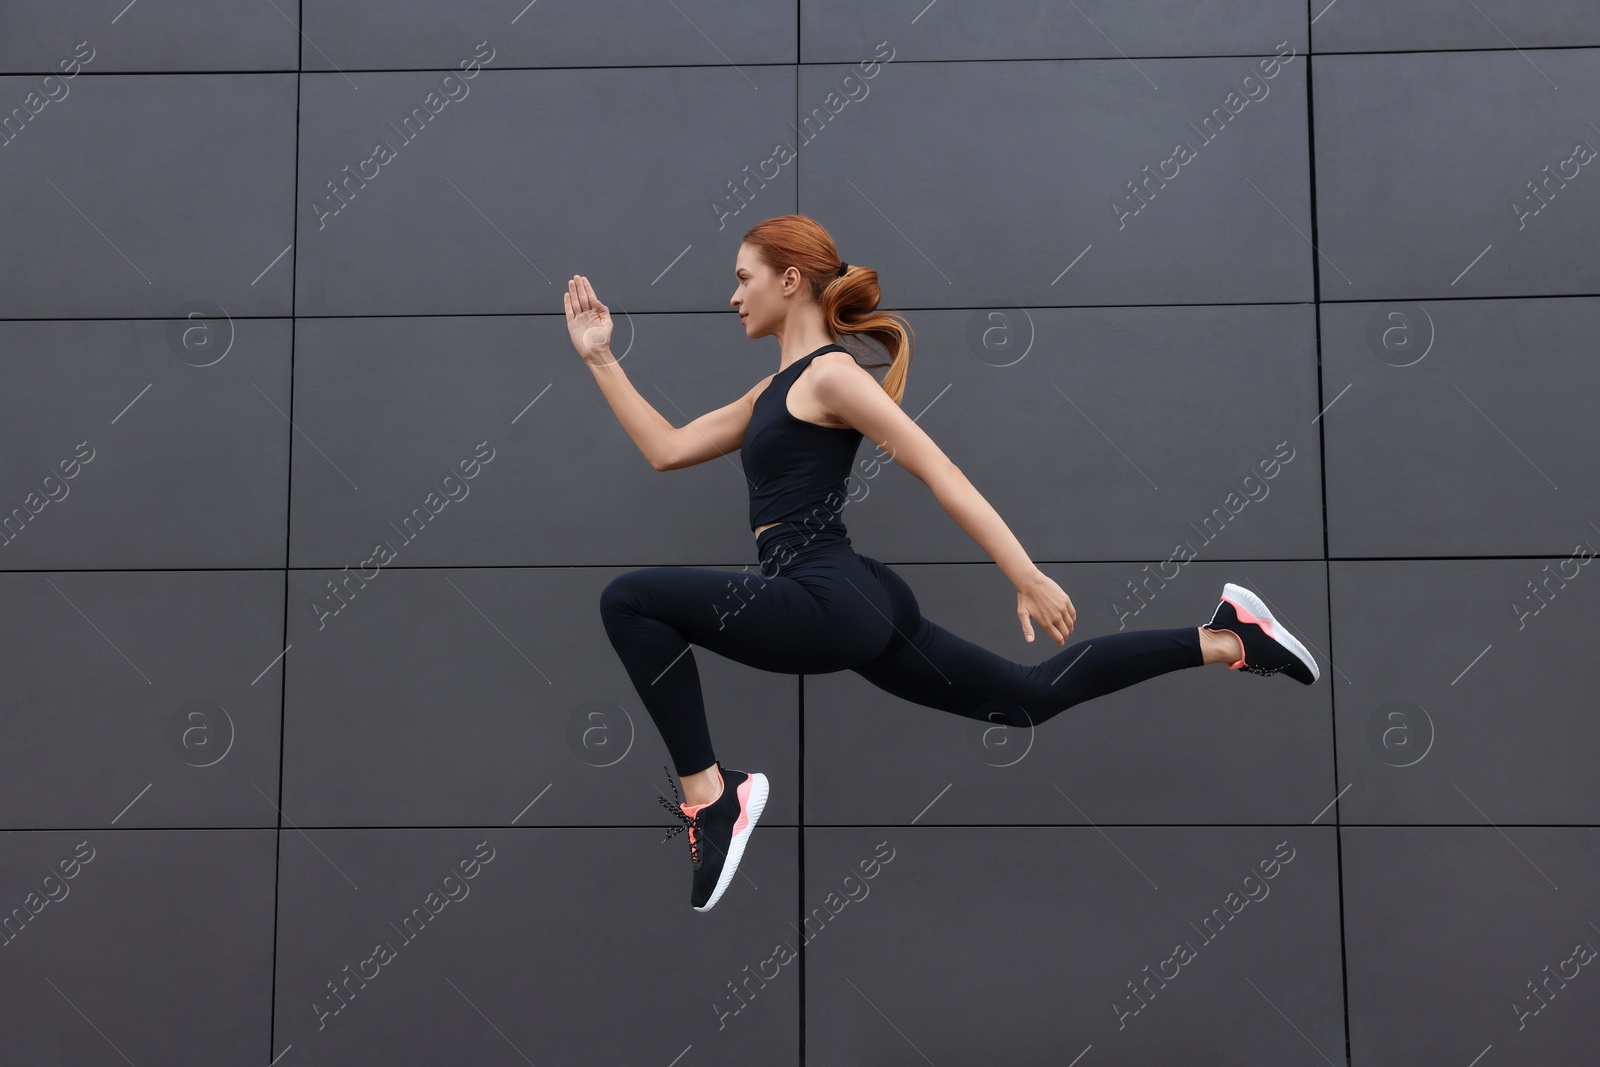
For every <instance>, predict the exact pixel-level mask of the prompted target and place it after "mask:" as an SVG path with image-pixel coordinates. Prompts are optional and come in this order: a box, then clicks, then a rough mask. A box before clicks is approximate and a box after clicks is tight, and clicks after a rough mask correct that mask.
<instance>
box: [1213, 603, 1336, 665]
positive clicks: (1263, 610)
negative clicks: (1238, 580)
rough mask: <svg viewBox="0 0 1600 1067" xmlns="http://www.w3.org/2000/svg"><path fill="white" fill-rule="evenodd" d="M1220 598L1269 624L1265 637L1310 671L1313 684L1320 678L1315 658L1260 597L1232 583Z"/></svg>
mask: <svg viewBox="0 0 1600 1067" xmlns="http://www.w3.org/2000/svg"><path fill="white" fill-rule="evenodd" d="M1222 596H1223V598H1224V599H1227V600H1231V601H1233V602H1234V603H1235V604H1237V605H1239V606H1240V607H1242V608H1244V609H1245V610H1246V611H1248V612H1249V613H1250V614H1252V615H1254V616H1255V617H1256V618H1258V619H1260V620H1262V621H1263V622H1266V623H1269V624H1271V626H1272V630H1271V632H1270V633H1268V634H1267V636H1268V637H1270V638H1272V639H1273V640H1274V641H1276V642H1278V644H1280V645H1282V646H1283V647H1284V648H1287V649H1288V650H1289V651H1290V652H1292V653H1294V657H1295V658H1296V659H1298V660H1299V661H1300V662H1301V663H1304V664H1305V665H1306V667H1307V668H1309V669H1310V671H1311V680H1312V681H1313V682H1315V681H1317V680H1318V679H1319V678H1321V677H1322V669H1321V668H1320V667H1318V666H1317V661H1316V658H1315V657H1313V656H1312V655H1311V653H1310V652H1307V651H1306V646H1305V645H1302V644H1301V643H1300V641H1299V639H1298V638H1297V637H1295V635H1294V634H1292V633H1290V632H1289V631H1288V629H1286V628H1285V627H1284V625H1283V623H1281V622H1279V621H1278V620H1277V618H1276V617H1275V616H1274V615H1273V614H1272V612H1271V610H1269V609H1268V608H1267V606H1266V605H1265V604H1263V603H1262V602H1261V598H1260V597H1258V596H1256V595H1255V594H1254V593H1252V592H1251V591H1250V590H1248V589H1246V588H1245V587H1244V586H1242V585H1234V584H1233V583H1232V582H1228V583H1227V584H1225V585H1224V586H1223V587H1222Z"/></svg>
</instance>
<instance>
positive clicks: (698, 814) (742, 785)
mask: <svg viewBox="0 0 1600 1067" xmlns="http://www.w3.org/2000/svg"><path fill="white" fill-rule="evenodd" d="M715 766H716V768H717V775H718V776H719V777H720V778H721V780H722V791H721V792H720V793H718V794H717V797H716V799H715V800H711V801H708V802H707V803H705V804H697V805H689V804H684V803H682V801H681V800H680V801H679V802H678V803H676V804H674V803H673V802H672V801H670V800H668V799H667V798H666V797H664V796H660V795H659V794H658V795H657V797H656V799H658V800H659V801H661V804H662V806H663V807H665V808H666V809H667V810H668V811H670V812H672V813H673V814H674V815H676V816H677V817H678V818H680V819H682V820H683V822H682V823H680V824H679V825H677V826H674V827H673V828H672V829H670V830H668V831H667V836H666V837H663V838H662V839H661V843H662V844H666V843H667V841H668V840H670V839H671V837H672V835H673V834H676V833H678V832H679V831H681V830H684V829H687V830H688V831H689V858H690V859H692V860H693V861H694V887H693V891H692V892H691V893H690V894H689V903H690V904H691V905H693V906H694V910H695V911H710V910H711V909H712V907H714V906H715V905H716V903H717V901H718V900H719V899H721V897H722V894H723V892H724V891H725V890H726V889H727V888H728V885H729V883H731V882H732V881H733V875H734V872H735V871H737V870H738V869H739V859H740V857H742V856H743V855H744V847H745V844H746V843H747V842H749V840H750V833H751V831H753V830H754V829H755V828H756V820H757V819H759V818H761V809H763V808H765V807H766V806H767V776H766V775H764V774H762V773H760V772H759V771H758V772H756V773H754V774H746V773H745V772H744V771H736V770H733V769H732V768H727V769H724V768H723V766H722V763H721V762H720V761H718V762H717V763H716V764H715ZM663 769H664V770H665V769H666V768H663ZM667 781H668V782H669V783H671V785H672V795H673V796H675V797H676V796H677V795H678V785H677V783H676V782H674V781H673V780H672V775H671V773H670V772H668V774H667Z"/></svg>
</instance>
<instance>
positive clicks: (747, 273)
mask: <svg viewBox="0 0 1600 1067" xmlns="http://www.w3.org/2000/svg"><path fill="white" fill-rule="evenodd" d="M733 269H734V275H735V277H736V279H737V281H738V288H736V289H734V291H733V296H732V297H730V298H729V300H728V303H730V304H732V305H733V307H734V310H736V311H738V313H739V321H740V323H741V324H742V325H743V326H744V333H745V336H746V337H751V338H755V337H766V336H768V335H770V334H773V333H776V332H777V331H778V328H779V327H780V326H781V325H782V324H783V320H784V318H785V316H787V315H788V314H789V304H790V301H789V300H788V299H787V298H786V297H785V296H784V294H783V275H782V274H777V273H774V272H773V270H772V268H771V267H769V266H767V265H766V264H765V263H763V262H762V261H761V258H760V255H759V254H758V252H757V250H756V248H755V246H754V245H749V244H741V245H740V246H739V255H738V258H737V259H735V260H734V264H733Z"/></svg>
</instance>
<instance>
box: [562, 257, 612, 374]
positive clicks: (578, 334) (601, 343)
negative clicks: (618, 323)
mask: <svg viewBox="0 0 1600 1067" xmlns="http://www.w3.org/2000/svg"><path fill="white" fill-rule="evenodd" d="M561 302H562V305H563V306H564V307H565V308H566V311H567V333H568V334H569V335H570V336H571V337H572V347H573V348H576V349H577V350H578V355H580V356H582V357H583V361H584V362H585V363H610V362H612V357H611V311H610V310H609V309H608V308H607V307H606V306H605V305H604V304H602V303H600V298H599V297H598V296H595V295H594V286H592V285H590V284H589V279H588V278H585V277H584V276H583V275H581V274H574V275H573V276H572V277H571V279H569V280H568V281H567V291H566V292H565V293H563V294H561Z"/></svg>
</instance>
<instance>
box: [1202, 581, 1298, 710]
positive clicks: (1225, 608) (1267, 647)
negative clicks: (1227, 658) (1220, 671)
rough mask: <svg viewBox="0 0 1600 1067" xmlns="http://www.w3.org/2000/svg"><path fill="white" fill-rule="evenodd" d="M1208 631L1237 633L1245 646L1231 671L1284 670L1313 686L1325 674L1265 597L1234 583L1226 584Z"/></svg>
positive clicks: (1263, 672) (1271, 672)
mask: <svg viewBox="0 0 1600 1067" xmlns="http://www.w3.org/2000/svg"><path fill="white" fill-rule="evenodd" d="M1206 629H1208V630H1228V631H1230V632H1231V633H1234V634H1237V635H1238V637H1239V643H1240V644H1241V645H1243V646H1244V655H1242V656H1240V657H1239V662H1237V663H1230V664H1228V669H1229V670H1230V671H1240V670H1242V671H1249V672H1250V673H1251V674H1264V675H1273V674H1277V673H1278V672H1279V671H1282V672H1283V673H1284V674H1287V675H1288V676H1289V677H1290V678H1293V679H1294V680H1295V681H1297V682H1301V683H1303V684H1305V685H1310V684H1311V683H1312V682H1314V681H1316V680H1317V679H1318V678H1320V677H1322V671H1321V670H1320V669H1319V668H1318V667H1317V661H1316V660H1315V659H1313V658H1312V656H1311V653H1309V652H1307V651H1306V646H1305V645H1302V644H1301V643H1300V642H1299V641H1298V640H1296V639H1295V636H1294V634H1291V633H1290V632H1289V631H1288V630H1285V629H1284V628H1283V624H1282V623H1281V622H1279V621H1278V620H1277V619H1275V618H1273V617H1272V612H1271V611H1269V610H1268V609H1267V606H1266V605H1265V604H1264V603H1262V602H1261V598H1260V597H1258V596H1256V595H1255V594H1254V593H1252V592H1251V591H1250V590H1248V589H1246V588H1245V587H1244V586H1242V585H1234V584H1233V583H1232V582H1229V583H1227V584H1226V585H1224V586H1223V587H1222V602H1221V603H1220V604H1218V605H1217V610H1216V612H1215V613H1214V614H1213V615H1212V616H1211V621H1210V622H1209V623H1207V624H1206Z"/></svg>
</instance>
